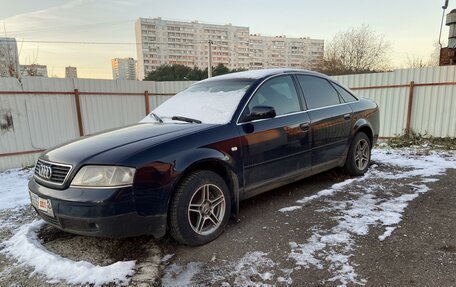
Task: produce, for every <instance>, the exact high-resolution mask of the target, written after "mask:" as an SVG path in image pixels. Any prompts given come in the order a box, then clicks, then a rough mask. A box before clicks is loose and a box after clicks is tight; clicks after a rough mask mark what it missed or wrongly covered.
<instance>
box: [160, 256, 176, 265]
mask: <svg viewBox="0 0 456 287" xmlns="http://www.w3.org/2000/svg"><path fill="white" fill-rule="evenodd" d="M173 257H174V254H166V255H165V256H163V258H162V259H161V260H160V261H161V262H162V263H164V262H168V261H169V260H170V259H171V258H173Z"/></svg>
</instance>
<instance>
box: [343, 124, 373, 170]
mask: <svg viewBox="0 0 456 287" xmlns="http://www.w3.org/2000/svg"><path fill="white" fill-rule="evenodd" d="M370 158H371V143H370V140H369V138H368V137H367V135H366V134H365V133H363V132H359V133H357V134H356V135H355V137H354V139H353V141H352V143H351V145H350V149H349V150H348V155H347V160H346V161H345V166H344V167H345V170H346V171H347V172H348V173H349V174H350V175H363V174H364V173H365V172H366V171H367V168H368V167H369V163H370Z"/></svg>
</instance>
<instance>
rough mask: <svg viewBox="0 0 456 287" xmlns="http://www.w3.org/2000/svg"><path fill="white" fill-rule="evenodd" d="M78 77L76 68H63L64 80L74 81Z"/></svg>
mask: <svg viewBox="0 0 456 287" xmlns="http://www.w3.org/2000/svg"><path fill="white" fill-rule="evenodd" d="M77 77H78V69H77V68H76V67H71V66H68V67H65V78H70V79H76V78H77Z"/></svg>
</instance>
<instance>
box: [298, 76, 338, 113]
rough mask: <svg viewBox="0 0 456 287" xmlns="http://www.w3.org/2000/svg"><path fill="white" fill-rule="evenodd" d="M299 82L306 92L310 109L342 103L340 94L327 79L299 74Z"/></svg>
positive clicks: (305, 95)
mask: <svg viewBox="0 0 456 287" xmlns="http://www.w3.org/2000/svg"><path fill="white" fill-rule="evenodd" d="M298 82H299V84H300V85H301V88H302V91H303V92H304V97H305V98H306V103H307V107H308V108H309V109H316V108H322V107H327V106H332V105H337V104H340V99H339V95H338V94H337V92H336V90H335V89H334V88H333V87H332V86H331V84H330V83H329V82H328V81H327V80H325V79H322V78H319V77H314V76H307V75H298Z"/></svg>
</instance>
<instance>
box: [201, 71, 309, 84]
mask: <svg viewBox="0 0 456 287" xmlns="http://www.w3.org/2000/svg"><path fill="white" fill-rule="evenodd" d="M290 70H295V71H303V70H300V69H283V68H275V69H260V70H251V71H242V72H237V73H229V74H225V75H220V76H216V77H212V78H209V79H205V80H203V81H201V82H210V81H213V80H228V79H240V78H246V79H259V78H263V77H266V76H268V75H271V74H273V73H280V72H283V71H290Z"/></svg>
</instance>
